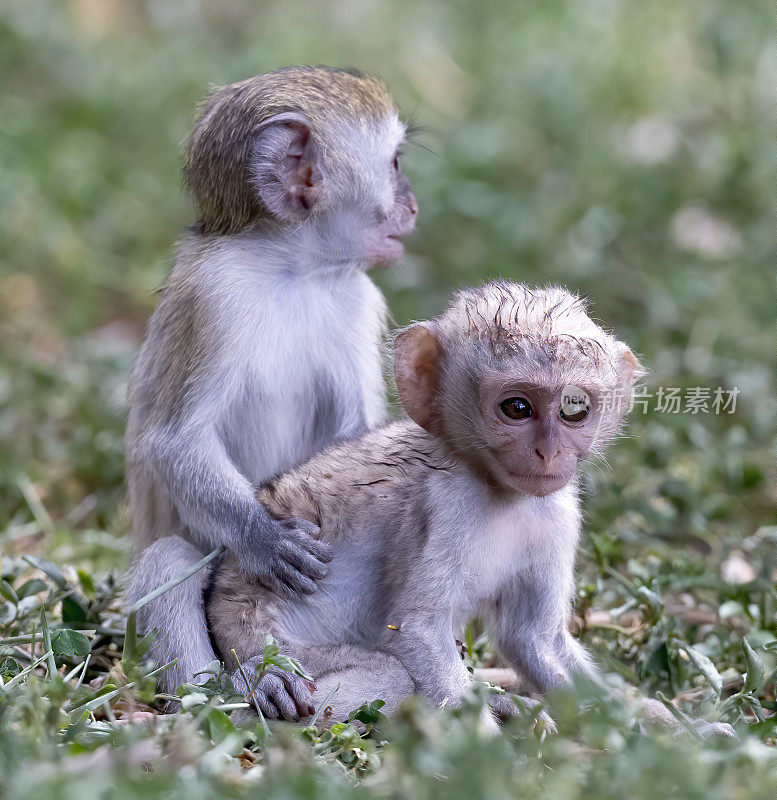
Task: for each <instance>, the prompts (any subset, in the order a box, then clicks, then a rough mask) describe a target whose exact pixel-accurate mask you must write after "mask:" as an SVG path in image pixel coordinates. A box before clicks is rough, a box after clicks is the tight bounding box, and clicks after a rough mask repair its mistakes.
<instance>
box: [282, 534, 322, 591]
mask: <svg viewBox="0 0 777 800" xmlns="http://www.w3.org/2000/svg"><path fill="white" fill-rule="evenodd" d="M278 555H280V557H281V558H282V559H283V560H284V561H286V563H287V564H288V565H289V566H290V567H291V568H292V569H295V570H297V571H298V572H301V573H302V574H303V575H306V576H307V577H309V578H311V579H312V580H314V581H320V580H321V579H322V578H324V577H326V573H327V571H328V570H327V567H326V565H325V564H323V563H322V562H321V561H319V560H318V559H316V558H314V557H313V556H312V555H310V553H308V552H307V550H303V549H302V548H301V547H299V546H298V545H296V544H289V543H286V542H284V543H283V544H281V545H280V547H279V548H278Z"/></svg>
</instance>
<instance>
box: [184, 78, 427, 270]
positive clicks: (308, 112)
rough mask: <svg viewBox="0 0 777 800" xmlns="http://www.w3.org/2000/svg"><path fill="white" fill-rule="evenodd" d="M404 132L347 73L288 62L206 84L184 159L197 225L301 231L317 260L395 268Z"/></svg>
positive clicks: (407, 201)
mask: <svg viewBox="0 0 777 800" xmlns="http://www.w3.org/2000/svg"><path fill="white" fill-rule="evenodd" d="M405 133H406V127H405V125H404V124H403V123H402V122H400V120H399V117H398V116H397V112H396V110H395V108H394V104H393V101H392V99H391V96H390V95H389V93H388V91H387V89H386V87H385V86H384V85H383V84H382V83H380V82H379V81H377V80H375V79H373V78H369V77H365V76H363V75H360V74H358V73H355V72H351V71H347V70H338V69H332V68H329V67H292V68H289V69H283V70H278V71H277V72H270V73H267V74H266V75H258V76H257V77H255V78H249V79H248V80H245V81H242V82H240V83H235V84H232V85H231V86H226V87H222V88H219V89H216V90H215V91H214V92H213V93H212V94H211V95H210V97H209V98H208V99H207V100H206V101H205V103H204V104H203V107H202V110H201V112H200V114H199V116H198V118H197V121H196V122H195V125H194V129H193V131H192V134H191V137H190V139H189V143H188V146H187V149H186V159H185V163H184V178H185V181H186V183H187V184H188V186H189V188H190V189H191V191H192V192H193V194H194V196H195V198H196V200H197V204H198V206H199V212H200V219H199V229H200V230H201V231H202V232H203V233H216V234H233V233H238V232H240V231H243V230H245V229H247V228H250V227H252V226H255V225H257V224H258V223H262V222H264V223H267V224H270V225H275V226H285V228H286V229H288V230H289V231H291V230H294V231H296V232H298V233H300V234H301V235H300V239H299V240H300V241H302V242H304V241H306V239H305V237H306V236H308V237H309V239H307V241H310V242H311V244H312V245H313V246H314V247H315V249H316V252H317V253H320V254H321V255H322V256H323V257H324V259H325V260H327V259H330V260H331V261H333V262H345V261H358V262H361V263H364V264H366V265H368V266H370V265H374V264H385V263H389V262H391V261H394V260H395V259H397V258H399V257H400V256H401V255H402V253H403V246H402V243H401V241H400V239H401V238H402V237H403V236H406V235H407V234H409V233H410V232H411V231H412V230H413V227H414V226H415V220H416V216H417V213H418V206H417V205H416V200H415V196H414V195H413V192H412V191H411V189H410V182H409V181H408V179H407V178H406V177H405V175H404V174H403V172H402V168H401V166H400V163H399V158H400V154H401V146H402V143H403V141H404V138H405Z"/></svg>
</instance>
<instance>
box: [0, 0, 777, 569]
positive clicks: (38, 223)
mask: <svg viewBox="0 0 777 800" xmlns="http://www.w3.org/2000/svg"><path fill="white" fill-rule="evenodd" d="M771 22H772V19H771V16H770V15H769V13H768V12H767V11H766V10H764V11H760V10H759V9H758V7H757V6H756V5H754V4H745V3H741V4H737V3H730V2H715V0H703V1H702V0H699V1H698V2H697V1H695V0H692V1H691V2H682V3H677V2H673V1H672V0H646V1H645V2H640V3H631V2H619V1H618V0H589V1H588V2H585V3H580V2H556V1H555V0H552V1H549V2H542V3H530V2H506V1H504V0H502V1H497V2H482V3H473V2H437V0H364V1H363V2H358V3H357V2H349V1H348V0H323V1H322V2H317V3H314V2H310V1H301V0H284V2H255V3H250V2H237V0H222V2H216V1H215V0H214V1H213V2H210V1H209V0H145V1H142V0H70V1H69V2H58V1H56V0H36V2H34V3H33V2H28V1H27V0H6V2H5V4H4V14H3V57H4V69H3V87H2V88H3V108H2V111H3V114H2V134H3V139H2V157H3V176H2V177H3V182H2V220H3V237H2V244H3V247H2V258H3V273H4V275H3V288H2V306H1V310H2V323H3V327H2V336H3V349H2V357H3V369H2V376H1V377H0V436H1V437H2V450H0V456H1V457H2V467H3V468H2V476H1V477H0V490H1V491H2V495H3V500H4V502H3V520H4V526H5V527H6V528H9V529H10V530H7V535H8V536H10V537H11V538H13V539H14V540H16V541H17V542H19V541H21V542H23V544H24V546H25V547H30V546H33V544H35V546H37V547H39V548H42V549H44V550H46V549H50V548H51V547H55V546H59V545H62V546H64V547H65V548H66V549H67V548H82V547H83V548H86V549H87V550H88V549H89V546H91V544H93V543H94V542H97V541H99V542H102V543H103V544H104V545H105V546H106V547H108V548H109V549H110V548H111V547H113V543H112V542H113V541H115V540H113V534H115V533H118V532H122V531H124V530H125V523H124V522H123V517H122V516H121V515H120V513H119V509H120V498H121V494H122V475H123V464H122V457H123V456H122V429H123V425H124V419H125V411H126V409H125V405H124V398H125V391H126V383H127V377H128V374H129V371H130V368H131V364H132V359H133V356H134V354H135V352H136V350H137V347H138V345H139V342H140V340H141V337H142V332H143V328H144V325H145V322H146V320H147V318H148V316H149V314H150V313H151V311H152V309H153V307H154V302H155V291H156V290H157V289H158V287H160V285H161V284H162V282H163V280H164V277H165V274H166V272H167V270H168V267H169V264H170V253H171V248H172V246H173V243H174V241H175V239H176V237H177V236H178V235H179V233H180V231H181V230H182V228H183V226H185V225H186V224H188V223H190V222H192V221H193V211H192V208H191V205H190V203H189V201H188V199H187V197H186V196H185V195H184V193H183V191H182V189H181V188H180V166H181V152H182V142H183V141H184V140H185V137H186V135H187V131H188V129H189V126H190V123H191V120H192V115H193V108H194V106H195V104H196V102H197V101H198V100H199V99H200V98H201V97H202V96H203V95H204V94H205V93H206V92H207V90H208V88H209V86H211V85H212V84H224V83H229V82H232V81H236V80H240V79H242V78H245V77H247V76H250V75H254V74H256V73H259V72H262V71H266V70H270V69H274V68H277V67H279V66H284V65H289V64H297V63H312V64H316V63H326V64H333V65H339V66H356V67H358V68H360V69H362V70H365V71H368V72H374V73H377V74H379V75H381V76H382V77H383V78H385V80H386V81H387V82H388V83H389V85H390V86H391V88H392V90H393V92H394V94H395V96H396V98H397V101H398V103H399V106H400V107H401V109H402V110H403V113H404V114H405V116H406V117H407V118H411V119H412V120H413V121H414V122H415V123H417V124H419V125H421V126H423V127H424V129H425V133H424V135H423V137H422V146H421V147H415V148H411V149H410V151H409V152H408V153H407V155H406V157H405V169H406V172H407V173H408V174H409V176H410V177H411V179H412V181H413V185H414V187H415V191H416V193H417V195H418V199H419V203H420V207H421V215H420V220H419V226H418V232H417V234H416V235H415V236H414V238H413V239H412V240H411V242H410V243H409V247H408V251H409V255H408V257H407V259H406V261H405V263H403V264H401V265H399V266H397V267H395V268H393V269H392V270H390V271H386V272H379V273H375V274H374V276H375V279H376V280H377V282H378V283H379V284H380V285H381V287H382V288H383V289H384V291H385V293H386V295H387V297H388V301H389V305H390V307H391V309H392V312H393V315H394V318H395V319H396V321H397V322H398V323H404V322H406V321H407V320H408V319H411V318H425V317H427V316H429V315H432V314H435V313H437V312H439V311H440V310H441V308H442V307H443V305H444V303H445V301H446V298H447V296H448V294H449V292H450V291H451V289H453V288H454V287H458V286H462V285H467V284H472V283H477V282H479V281H482V280H483V279H484V278H488V277H494V276H503V277H506V278H510V279H514V280H521V281H527V282H532V283H545V282H548V281H553V282H559V283H563V284H566V285H568V286H569V287H571V288H573V289H575V290H577V291H579V292H582V293H584V294H586V295H589V296H590V297H591V299H592V306H593V310H594V314H595V315H596V316H597V317H598V318H600V319H602V320H605V321H606V323H607V324H608V325H611V326H613V327H614V328H615V329H616V330H617V332H618V334H619V335H621V336H622V337H624V338H625V339H626V340H627V341H629V342H630V343H631V344H632V345H633V347H634V348H635V350H636V351H637V352H639V353H641V354H642V355H643V357H644V361H645V363H646V365H647V366H648V367H649V368H650V369H651V371H652V375H651V377H650V378H649V379H648V384H649V385H650V386H651V387H653V388H652V389H651V391H653V390H654V388H655V386H657V385H668V386H683V387H685V386H689V385H698V384H701V385H705V386H713V387H714V386H717V385H722V386H724V387H727V388H730V387H734V386H736V387H739V389H740V390H741V395H740V397H739V400H738V405H737V410H736V413H735V414H734V415H731V416H729V415H726V416H717V417H715V416H714V415H710V414H701V415H697V416H690V415H685V414H681V415H669V414H655V413H654V414H651V415H648V416H643V415H641V414H640V415H635V416H634V419H633V420H632V423H631V427H630V431H631V434H632V436H633V439H632V441H627V442H623V443H621V444H619V445H618V446H616V448H615V449H614V451H613V454H612V456H611V461H612V462H613V463H614V465H615V466H616V467H617V469H616V470H615V471H608V470H604V471H601V470H599V469H596V468H594V469H592V470H591V480H592V481H594V482H596V483H597V484H600V490H601V492H600V494H599V495H597V496H596V497H594V498H592V500H591V503H592V520H591V528H592V530H594V532H597V531H598V532H599V533H601V534H602V536H604V537H606V539H607V540H608V541H607V542H606V543H603V544H602V547H608V548H610V549H611V550H613V553H612V556H613V557H619V555H622V553H621V551H622V545H624V544H628V543H630V542H631V543H634V544H635V545H636V546H638V547H640V548H642V547H645V546H649V545H650V544H651V539H656V538H657V539H659V540H662V541H670V542H672V543H675V544H682V545H683V546H685V545H688V544H689V543H690V544H692V545H695V546H696V547H695V550H694V549H693V548H691V550H690V551H689V550H687V549H686V550H683V554H684V555H685V554H686V553H687V552H693V553H696V552H698V553H701V554H702V555H704V554H707V553H708V552H709V550H710V548H714V547H715V546H717V545H719V544H721V542H723V540H726V539H728V540H730V541H731V542H733V543H736V542H737V541H739V540H741V539H744V538H745V537H747V536H748V535H750V534H752V533H753V532H754V530H755V529H756V527H757V526H758V524H759V522H760V521H762V519H763V514H764V511H765V509H766V508H767V507H768V505H769V504H770V503H771V501H772V500H773V499H774V497H773V495H772V496H770V495H769V490H768V479H769V477H770V476H769V471H768V470H769V447H770V442H771V438H772V427H773V411H774V401H773V392H772V383H771V378H772V372H773V369H772V368H773V355H774V353H773V351H774V342H773V324H772V323H773V316H774V314H773V312H774V302H773V301H774V293H773V290H772V287H773V279H772V269H771V267H772V265H773V256H774V236H773V230H772V228H773V225H772V221H773V220H772V215H771V214H770V213H767V210H771V208H772V184H773V180H772V179H773V175H774V171H773V156H774V147H773V137H772V133H773V130H772V127H773V126H772V118H773V103H772V86H771V80H770V79H771V78H772V77H773V74H774V70H773V67H774V58H773V53H772V48H771V47H769V44H770V42H769V41H767V39H766V37H765V32H766V31H767V30H770V29H771ZM772 477H773V476H772ZM667 484H668V485H667ZM21 487H26V490H25V491H22V488H21ZM25 494H26V495H27V496H26V497H25ZM611 495H612V497H611ZM615 495H617V496H620V495H623V496H624V498H625V499H621V500H620V501H619V506H620V508H619V510H617V511H618V513H616V509H615V508H614V507H613V506H612V502H610V501H613V500H614V497H615ZM38 501H39V502H38ZM31 502H32V505H33V506H37V505H40V506H42V508H38V509H37V511H36V513H37V514H38V515H39V516H40V514H47V516H48V517H50V518H51V520H48V519H44V520H43V528H42V529H41V520H40V519H38V520H37V523H36V519H35V515H34V514H33V510H34V509H32V508H31ZM599 512H601V516H600V514H599ZM30 523H35V524H33V525H30ZM74 528H77V529H78V530H79V535H78V536H75V537H70V536H68V531H71V530H72V529H74ZM63 529H64V534H63V535H60V536H59V538H58V537H57V535H58V534H62V531H63ZM105 532H108V533H109V537H106V536H105V535H104V533H105ZM28 534H32V535H33V539H32V540H29V541H28V540H27V538H26V537H27V535H28ZM63 537H64V538H63ZM98 550H99V548H98ZM118 563H121V558H119V560H118Z"/></svg>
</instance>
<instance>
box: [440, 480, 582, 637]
mask: <svg viewBox="0 0 777 800" xmlns="http://www.w3.org/2000/svg"><path fill="white" fill-rule="evenodd" d="M446 494H448V496H449V497H451V498H455V497H456V495H457V494H458V496H459V499H458V500H452V502H451V503H449V504H448V506H447V511H446V512H445V513H446V516H447V517H448V522H447V524H446V525H445V527H446V528H447V529H448V530H449V531H450V530H451V529H454V530H455V531H456V532H455V536H456V539H455V541H457V547H456V548H455V549H454V550H453V551H452V552H451V555H450V558H451V559H452V560H453V561H454V563H451V564H450V573H451V575H452V577H454V580H455V586H453V587H451V600H452V610H453V616H454V619H455V620H457V621H458V622H464V621H466V619H467V618H468V617H470V616H471V615H472V614H473V613H474V612H475V610H476V608H477V605H478V603H480V602H481V601H483V600H484V599H486V598H489V597H492V596H493V595H494V594H495V593H496V592H497V591H498V589H499V587H500V586H502V585H504V584H505V583H506V582H507V581H509V580H510V579H512V578H514V577H516V576H518V575H520V574H521V573H529V572H533V573H537V571H542V572H549V571H552V572H554V573H556V574H559V573H560V574H568V575H570V576H571V574H572V569H573V565H574V559H575V550H576V547H577V531H578V527H579V510H578V503H577V497H576V492H575V490H574V488H572V487H566V488H565V489H562V490H561V491H559V492H555V493H554V494H552V495H548V496H547V497H533V496H522V497H517V498H512V499H511V500H509V501H497V502H494V500H493V498H490V499H488V500H486V498H485V497H480V498H473V497H472V492H471V491H469V492H463V491H462V492H460V493H457V492H456V490H455V487H450V488H449V490H448V492H446ZM465 497H466V501H465V500H464V499H463V498H465Z"/></svg>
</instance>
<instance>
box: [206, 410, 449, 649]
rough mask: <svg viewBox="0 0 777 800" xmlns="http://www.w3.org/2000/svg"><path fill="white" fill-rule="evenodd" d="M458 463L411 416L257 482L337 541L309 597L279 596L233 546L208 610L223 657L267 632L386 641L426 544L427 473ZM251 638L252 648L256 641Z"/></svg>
mask: <svg viewBox="0 0 777 800" xmlns="http://www.w3.org/2000/svg"><path fill="white" fill-rule="evenodd" d="M459 468H460V467H458V465H457V464H456V463H455V462H453V461H452V460H451V459H450V457H449V456H448V455H447V454H446V453H445V452H444V451H443V450H442V448H441V447H440V445H439V444H438V443H437V442H436V441H435V440H434V439H433V438H432V437H431V436H430V435H429V434H428V433H426V432H425V431H423V430H422V429H421V428H419V427H418V426H417V425H415V423H412V422H410V421H403V422H394V423H390V424H388V425H386V426H383V427H380V428H377V429H374V430H372V431H370V432H369V433H368V434H366V435H365V436H363V437H362V438H360V439H356V440H350V441H346V442H343V443H341V444H335V445H333V446H331V447H329V448H327V449H326V450H324V451H323V452H321V453H319V454H318V455H316V456H314V457H313V458H311V459H310V460H309V461H307V462H306V463H305V464H302V465H301V466H299V467H297V468H295V469H293V470H291V471H290V472H288V473H285V474H284V475H281V476H279V477H278V478H276V479H274V480H272V481H269V482H267V483H265V484H262V485H261V486H260V487H258V489H257V498H258V499H259V501H260V502H261V503H262V504H263V505H264V506H265V507H266V508H267V509H268V510H269V511H270V512H271V513H272V514H274V515H275V516H276V517H278V518H281V519H290V518H292V517H301V518H303V519H307V520H310V521H311V522H314V523H315V524H316V525H318V526H319V528H320V538H321V539H322V540H324V541H328V542H331V543H332V544H333V545H334V548H335V554H334V559H333V561H332V563H331V565H330V570H329V574H328V576H327V577H326V578H325V579H324V580H323V581H321V582H319V584H318V587H317V591H316V592H315V593H314V594H313V595H312V596H310V597H295V598H288V597H281V596H278V595H275V594H273V593H272V592H270V591H268V590H267V589H265V588H264V587H263V586H262V585H261V584H260V583H259V582H258V581H256V580H253V579H250V578H247V577H246V576H244V575H243V574H241V572H240V570H239V568H238V566H237V562H236V560H235V559H234V557H232V556H231V555H228V556H227V558H226V559H225V560H224V562H223V563H222V565H221V566H220V567H219V568H218V569H217V570H216V572H215V574H214V576H213V580H212V585H211V591H210V595H209V599H208V604H207V605H208V609H207V613H208V618H209V621H210V627H211V630H212V632H213V635H214V638H215V640H216V642H217V644H218V645H219V649H220V650H221V655H222V658H225V659H226V660H227V662H229V661H230V654H229V651H230V650H231V649H232V648H235V649H236V651H237V653H238V656H240V657H241V659H242V658H243V657H244V656H245V657H249V656H250V655H252V654H253V653H255V652H256V648H259V647H260V646H261V642H262V637H263V635H264V633H267V632H269V633H272V634H273V635H274V636H276V638H278V639H280V640H281V641H284V642H289V641H305V642H320V643H325V642H326V643H332V642H336V641H340V642H342V641H347V642H351V643H361V644H368V645H369V644H375V645H377V644H378V637H379V636H380V633H381V632H382V631H385V628H386V623H387V619H384V618H383V617H384V615H385V614H387V613H389V608H388V607H387V606H386V604H385V603H384V602H383V600H382V598H385V597H389V596H392V595H393V594H394V593H395V592H396V590H397V585H396V584H397V583H398V582H400V583H401V582H402V581H403V580H405V578H406V577H407V575H408V563H409V561H410V560H412V559H413V557H414V555H413V554H414V553H416V552H417V551H419V550H420V549H422V548H423V545H424V542H423V537H424V535H425V532H424V526H423V525H420V526H419V519H421V520H423V519H425V518H426V517H427V514H428V512H427V510H426V508H425V505H426V503H427V481H428V479H429V477H430V476H432V475H435V474H436V472H437V471H439V470H445V471H448V470H456V469H459ZM252 648H253V650H252Z"/></svg>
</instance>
